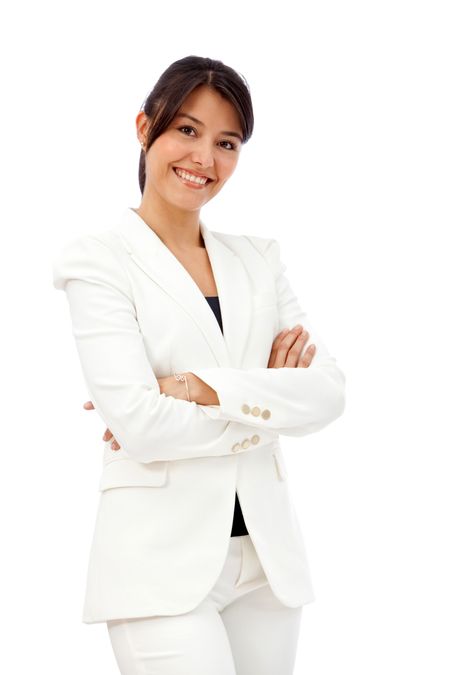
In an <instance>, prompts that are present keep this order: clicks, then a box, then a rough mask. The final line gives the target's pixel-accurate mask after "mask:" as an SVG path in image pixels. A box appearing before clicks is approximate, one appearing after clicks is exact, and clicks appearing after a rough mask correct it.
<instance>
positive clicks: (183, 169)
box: [173, 166, 214, 181]
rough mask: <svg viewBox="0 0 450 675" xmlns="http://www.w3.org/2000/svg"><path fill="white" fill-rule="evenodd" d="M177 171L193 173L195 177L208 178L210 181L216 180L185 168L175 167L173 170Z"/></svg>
mask: <svg viewBox="0 0 450 675" xmlns="http://www.w3.org/2000/svg"><path fill="white" fill-rule="evenodd" d="M175 169H181V170H182V171H186V173H191V174H192V175H193V176H197V177H198V178H207V179H208V180H209V181H211V180H214V179H213V178H211V177H210V176H205V174H204V173H198V171H193V170H192V169H186V168H185V167H184V166H174V167H173V170H174V171H175Z"/></svg>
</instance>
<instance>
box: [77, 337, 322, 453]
mask: <svg viewBox="0 0 450 675" xmlns="http://www.w3.org/2000/svg"><path fill="white" fill-rule="evenodd" d="M308 337H309V333H308V331H306V330H303V326H301V325H299V326H295V327H294V328H293V329H291V330H289V329H285V330H284V331H281V332H280V333H279V334H278V335H277V337H276V338H275V340H274V342H273V345H272V351H271V354H270V358H269V362H268V366H267V367H268V368H308V366H309V365H310V364H311V361H312V359H313V356H314V353H315V345H314V344H311V345H309V347H308V349H307V350H306V352H305V353H303V350H304V346H305V344H306V342H307V340H308ZM183 375H185V377H186V378H187V381H188V389H187V388H186V386H185V384H184V383H183V382H182V381H180V380H176V379H175V378H174V377H173V376H172V375H171V376H169V377H158V378H157V379H158V384H159V389H160V392H161V393H163V394H165V395H166V396H173V397H174V398H179V399H182V400H186V401H187V400H190V401H195V402H196V403H197V404H200V405H220V401H219V397H218V396H217V392H216V390H215V389H213V388H212V387H210V386H209V384H206V382H204V381H203V380H202V379H201V378H200V377H198V376H197V375H194V373H183ZM188 391H189V398H187V392H188ZM84 408H85V409H86V410H94V408H95V406H94V404H93V403H92V401H87V402H86V403H85V404H84ZM103 440H104V441H111V449H112V450H120V444H119V443H118V441H117V440H116V439H115V438H114V436H113V434H112V433H111V431H110V429H106V431H105V433H104V434H103Z"/></svg>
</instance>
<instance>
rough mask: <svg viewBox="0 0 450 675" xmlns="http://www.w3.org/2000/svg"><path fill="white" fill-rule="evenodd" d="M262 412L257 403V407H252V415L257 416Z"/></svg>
mask: <svg viewBox="0 0 450 675" xmlns="http://www.w3.org/2000/svg"><path fill="white" fill-rule="evenodd" d="M260 412H261V408H258V406H257V405H255V407H254V408H252V415H254V416H255V417H258V415H259V414H260Z"/></svg>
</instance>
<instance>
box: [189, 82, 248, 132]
mask: <svg viewBox="0 0 450 675" xmlns="http://www.w3.org/2000/svg"><path fill="white" fill-rule="evenodd" d="M181 113H189V114H190V115H193V116H194V117H196V118H198V119H199V120H201V121H202V122H204V123H205V124H206V123H208V124H215V125H218V126H220V125H221V124H228V126H226V128H227V129H234V130H235V131H238V130H239V129H240V123H239V116H238V114H237V111H236V108H235V107H234V105H233V104H232V103H231V102H230V101H228V100H227V99H226V98H224V97H223V96H221V95H220V94H219V93H218V92H217V91H215V90H214V89H211V88H210V87H207V86H205V85H201V86H199V87H197V88H196V89H194V91H192V92H191V93H190V94H189V96H187V97H186V98H185V100H184V102H183V103H182V104H181V105H180V107H179V109H178V112H177V115H180V114H181ZM224 128H225V127H224Z"/></svg>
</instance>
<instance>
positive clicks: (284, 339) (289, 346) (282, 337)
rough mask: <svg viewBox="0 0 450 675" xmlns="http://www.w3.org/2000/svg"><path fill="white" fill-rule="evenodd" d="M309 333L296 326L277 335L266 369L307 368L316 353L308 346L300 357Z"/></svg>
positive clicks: (313, 348)
mask: <svg viewBox="0 0 450 675" xmlns="http://www.w3.org/2000/svg"><path fill="white" fill-rule="evenodd" d="M308 338H309V333H308V331H307V330H304V329H303V326H301V325H300V324H297V326H294V328H291V329H289V328H286V329H285V330H283V331H281V333H278V335H277V337H276V338H275V340H274V341H273V345H272V351H271V352H270V357H269V363H268V365H267V367H268V368H308V366H309V365H310V363H311V361H312V359H313V356H314V354H315V352H316V346H315V345H314V344H310V345H309V347H308V349H307V350H306V351H305V353H304V355H302V351H303V347H304V346H305V344H306V343H307V341H308Z"/></svg>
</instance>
